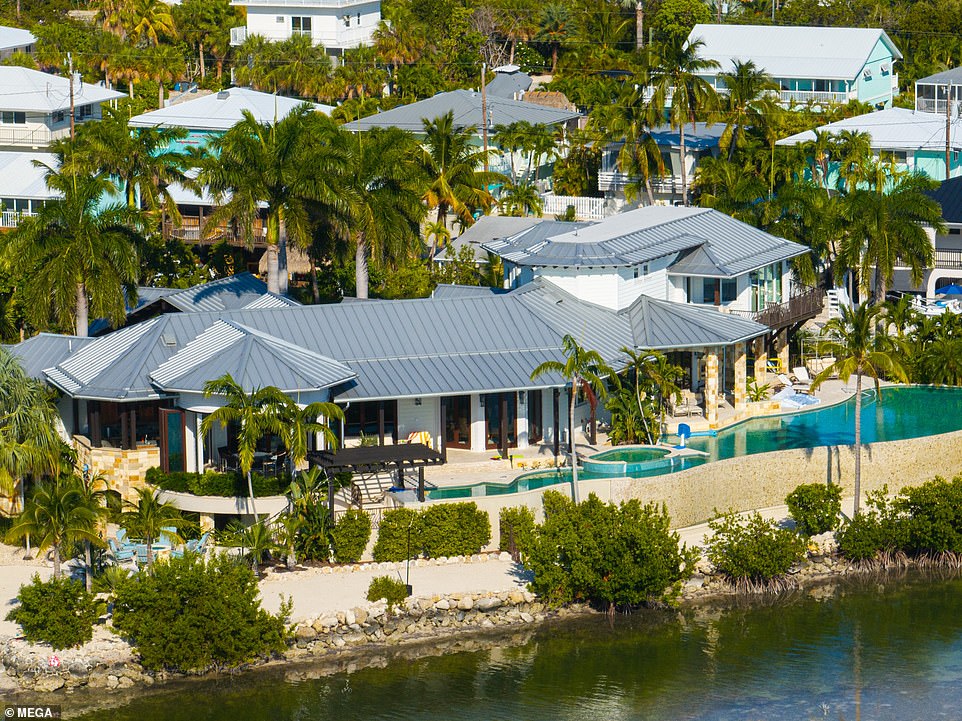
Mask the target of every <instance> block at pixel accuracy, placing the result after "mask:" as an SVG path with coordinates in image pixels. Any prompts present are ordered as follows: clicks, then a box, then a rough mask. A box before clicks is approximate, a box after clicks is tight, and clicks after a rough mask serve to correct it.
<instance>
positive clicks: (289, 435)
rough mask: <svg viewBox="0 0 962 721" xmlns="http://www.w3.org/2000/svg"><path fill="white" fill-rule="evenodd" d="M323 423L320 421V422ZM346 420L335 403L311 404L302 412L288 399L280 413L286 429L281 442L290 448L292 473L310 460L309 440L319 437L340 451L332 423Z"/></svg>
mask: <svg viewBox="0 0 962 721" xmlns="http://www.w3.org/2000/svg"><path fill="white" fill-rule="evenodd" d="M322 418H323V419H324V420H321V419H322ZM332 418H333V419H336V420H338V421H343V420H344V411H343V410H342V409H341V407H340V406H339V405H337V404H336V403H320V402H318V403H308V404H307V405H306V406H304V407H303V408H302V407H301V406H299V405H298V404H297V403H295V402H294V401H293V400H292V399H290V398H287V402H286V403H285V405H284V408H283V409H282V410H281V423H282V424H283V427H284V433H283V435H282V438H283V439H284V447H285V448H287V457H288V458H289V459H290V463H291V470H292V471H293V470H294V469H295V468H296V467H297V464H298V463H300V462H301V461H303V460H304V459H305V458H307V448H308V439H309V438H310V436H311V435H315V434H320V435H321V436H322V437H323V438H324V442H325V444H326V445H327V447H328V448H331V449H335V448H337V436H336V435H335V434H334V431H332V430H331V427H330V425H328V421H329V420H330V419H332Z"/></svg>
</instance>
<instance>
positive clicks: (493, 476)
mask: <svg viewBox="0 0 962 721" xmlns="http://www.w3.org/2000/svg"><path fill="white" fill-rule="evenodd" d="M868 384H869V386H868V387H871V381H868ZM882 385H890V384H886V383H883V384H882ZM854 389H855V379H854V378H852V379H850V380H849V382H848V384H844V383H842V382H841V381H840V380H829V381H826V382H825V383H824V384H823V385H822V386H821V387H820V388H819V389H818V391H817V392H816V393H815V397H816V398H819V399H821V401H822V402H821V403H820V404H818V405H817V406H811V407H810V408H808V409H805V410H813V409H815V408H824V407H825V406H829V405H834V404H836V403H841V402H843V401H845V400H847V399H849V398H851V397H852V394H853V393H854ZM792 412H793V411H790V410H777V411H773V412H770V413H763V414H760V415H768V416H772V415H784V414H786V413H792ZM747 417H748V416H739V415H737V414H736V413H735V409H734V408H733V407H732V406H731V404H729V403H725V404H724V405H723V406H720V407H719V409H718V423H717V424H716V426H715V428H716V429H717V430H721V429H722V428H726V427H727V426H731V425H734V424H735V423H738V422H740V421H742V420H746V419H747ZM752 417H759V415H755V416H752ZM666 422H667V425H668V429H669V431H670V432H674V431H675V430H676V429H677V428H678V424H679V423H687V424H688V425H690V426H691V429H692V431H694V432H698V431H706V430H709V425H708V422H707V421H706V420H705V418H704V417H703V416H692V417H686V416H678V417H674V418H673V417H671V416H669V417H668V418H667V419H666ZM575 438H576V440H577V442H578V455H579V456H590V455H593V454H595V453H600V452H602V451H605V450H609V449H611V448H612V446H611V444H609V443H608V436H607V435H606V434H604V433H601V432H599V433H598V442H597V443H595V444H590V443H588V440H587V438H586V437H585V434H584V433H582V432H580V431H578V432H576V434H575ZM497 455H498V453H497V451H486V452H484V453H478V452H472V451H464V450H459V449H453V448H451V449H448V462H447V463H446V464H444V465H442V466H433V467H429V468H427V469H426V470H425V480H426V481H427V482H428V484H429V485H433V486H435V487H437V488H445V487H449V486H465V485H472V484H475V483H509V482H511V481H512V480H514V479H515V478H517V477H518V476H519V475H521V474H522V473H526V472H528V471H530V470H532V465H535V466H536V467H537V468H547V467H549V465H550V464H551V463H552V462H553V460H554V456H553V455H552V447H551V446H550V445H541V446H532V447H530V448H526V449H523V450H519V451H517V452H515V453H513V454H512V458H511V459H509V460H501V459H499V458H497V457H496V456H497ZM564 458H565V454H562V455H561V457H560V459H561V460H563V459H564Z"/></svg>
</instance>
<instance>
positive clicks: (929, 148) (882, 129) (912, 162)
mask: <svg viewBox="0 0 962 721" xmlns="http://www.w3.org/2000/svg"><path fill="white" fill-rule="evenodd" d="M943 107H944V105H943ZM816 131H819V132H822V133H828V134H830V135H836V136H837V135H839V134H840V133H842V132H843V131H849V132H863V133H868V135H869V136H871V138H872V141H871V147H872V150H873V152H874V153H875V155H876V156H879V157H884V158H894V159H895V161H896V164H897V166H898V167H899V168H900V169H902V170H907V171H910V172H916V171H917V172H921V173H924V174H925V175H927V176H929V177H930V178H932V179H933V180H945V179H946V172H945V150H946V141H945V115H943V114H937V113H923V112H919V111H917V110H910V109H908V108H886V109H885V110H877V111H876V112H874V113H867V114H866V115H859V116H856V117H854V118H846V119H845V120H839V121H838V122H836V123H829V124H828V125H822V126H821V127H819V128H815V129H814V130H806V131H804V132H802V133H796V134H795V135H792V136H789V137H787V138H784V139H782V140H779V141H778V145H803V144H804V143H807V142H809V141H812V140H815V132H816ZM948 146H949V174H948V177H949V178H955V177H958V176H960V175H962V131H960V128H959V118H958V116H954V117H953V118H952V120H951V124H950V138H949V143H948ZM829 182H830V183H831V184H832V185H838V184H839V183H840V178H839V176H838V164H837V163H831V164H830V166H829Z"/></svg>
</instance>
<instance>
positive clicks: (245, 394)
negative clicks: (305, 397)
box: [200, 373, 293, 518]
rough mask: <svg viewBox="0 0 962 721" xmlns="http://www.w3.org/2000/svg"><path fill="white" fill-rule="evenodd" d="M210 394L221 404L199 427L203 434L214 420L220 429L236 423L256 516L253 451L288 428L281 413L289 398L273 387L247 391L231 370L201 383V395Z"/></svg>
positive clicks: (282, 434) (208, 429)
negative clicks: (202, 386)
mask: <svg viewBox="0 0 962 721" xmlns="http://www.w3.org/2000/svg"><path fill="white" fill-rule="evenodd" d="M212 396H220V397H222V398H223V403H224V405H222V406H220V407H219V408H217V409H216V410H214V411H213V412H212V413H210V414H208V415H206V416H204V420H203V421H201V426H200V427H201V432H202V433H205V434H206V433H208V432H210V429H211V428H213V427H214V424H215V423H219V424H220V426H221V428H226V427H227V424H228V423H236V424H237V425H238V426H239V430H238V433H237V456H238V459H239V461H240V468H241V472H242V473H243V474H244V475H245V476H247V491H248V498H249V499H250V501H249V502H250V508H251V514H252V515H253V516H254V517H255V518H256V517H257V510H256V508H255V506H254V486H253V482H252V480H251V468H252V467H253V466H254V453H255V452H256V451H257V444H258V443H260V442H261V441H262V440H263V438H264V437H265V436H268V435H275V436H280V437H282V438H283V437H284V435H285V433H286V431H287V429H286V427H285V425H284V414H285V413H286V412H287V409H288V407H289V404H290V399H289V398H288V397H287V396H286V395H284V393H282V392H281V391H280V390H279V389H278V388H276V387H274V386H264V387H263V388H254V389H251V390H247V389H246V388H245V387H243V386H241V384H240V383H238V382H237V381H235V380H234V378H233V376H231V374H230V373H225V374H224V375H222V376H221V377H220V378H217V379H215V380H212V381H207V383H206V384H204V397H205V398H210V397H212ZM292 440H293V439H292Z"/></svg>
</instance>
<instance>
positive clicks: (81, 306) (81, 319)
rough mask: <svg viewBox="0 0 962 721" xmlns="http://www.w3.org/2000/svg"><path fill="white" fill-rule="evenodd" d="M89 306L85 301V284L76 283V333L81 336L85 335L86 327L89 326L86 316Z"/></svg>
mask: <svg viewBox="0 0 962 721" xmlns="http://www.w3.org/2000/svg"><path fill="white" fill-rule="evenodd" d="M88 314H89V306H88V303H87V285H86V284H85V283H83V282H80V283H77V328H76V331H77V335H78V336H80V337H81V338H86V337H87V328H88V327H89V326H90V321H89V318H88Z"/></svg>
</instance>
